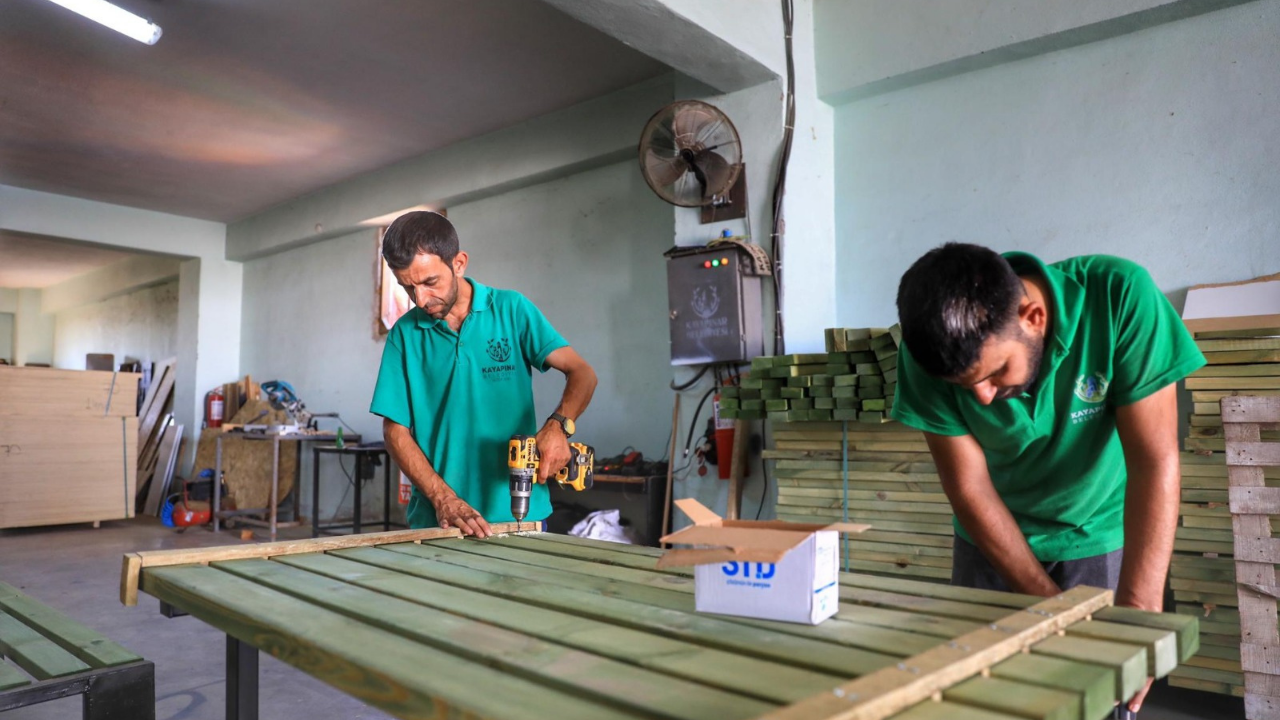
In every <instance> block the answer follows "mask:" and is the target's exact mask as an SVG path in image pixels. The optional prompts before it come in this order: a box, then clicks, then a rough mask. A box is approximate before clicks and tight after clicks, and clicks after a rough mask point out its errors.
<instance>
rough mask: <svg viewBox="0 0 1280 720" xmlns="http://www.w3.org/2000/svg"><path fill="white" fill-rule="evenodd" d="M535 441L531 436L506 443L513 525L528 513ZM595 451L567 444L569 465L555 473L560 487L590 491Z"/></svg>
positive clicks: (536, 460) (534, 471)
mask: <svg viewBox="0 0 1280 720" xmlns="http://www.w3.org/2000/svg"><path fill="white" fill-rule="evenodd" d="M541 462H542V457H541V455H540V454H539V453H538V441H537V440H536V439H535V438H534V436H532V435H512V436H511V442H509V443H508V444H507V469H508V474H509V475H510V477H511V516H512V517H514V518H515V519H516V523H517V524H518V523H520V522H523V521H524V519H525V517H526V516H528V514H529V495H530V494H531V493H532V492H533V483H534V482H536V481H537V479H538V465H539V463H541ZM595 464H596V451H595V449H594V448H592V447H591V446H590V445H584V444H582V443H576V442H571V443H569V463H568V464H567V465H565V466H564V467H562V468H560V472H558V473H556V474H555V479H556V482H558V483H560V487H569V488H573V489H574V490H589V489H590V488H591V485H592V483H593V482H594V481H595Z"/></svg>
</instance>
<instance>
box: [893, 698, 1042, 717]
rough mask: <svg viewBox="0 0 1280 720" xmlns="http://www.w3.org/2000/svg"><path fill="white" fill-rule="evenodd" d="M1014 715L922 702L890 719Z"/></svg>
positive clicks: (965, 706)
mask: <svg viewBox="0 0 1280 720" xmlns="http://www.w3.org/2000/svg"><path fill="white" fill-rule="evenodd" d="M1016 717H1017V716H1016V715H1006V714H1005V713H1000V712H995V711H993V710H983V709H982V708H976V707H970V706H968V705H961V704H959V703H953V702H946V701H943V702H922V703H920V704H919V705H916V706H915V707H913V708H911V709H909V710H904V711H902V712H900V713H898V714H897V715H894V716H892V718H891V719H890V720H1015V718H1016Z"/></svg>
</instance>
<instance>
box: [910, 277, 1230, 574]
mask: <svg viewBox="0 0 1280 720" xmlns="http://www.w3.org/2000/svg"><path fill="white" fill-rule="evenodd" d="M1004 257H1005V258H1006V259H1008V261H1009V263H1010V264H1011V265H1012V266H1013V269H1014V271H1015V272H1017V273H1018V274H1019V275H1032V274H1034V275H1039V276H1041V277H1042V278H1044V279H1045V280H1046V281H1047V284H1048V287H1049V290H1050V293H1051V296H1052V298H1051V300H1052V307H1051V308H1050V311H1051V313H1052V318H1053V319H1052V327H1051V328H1050V333H1051V335H1050V336H1049V337H1047V338H1046V339H1045V348H1044V358H1043V360H1042V361H1041V366H1040V379H1039V381H1038V382H1037V384H1036V387H1035V388H1034V389H1032V390H1031V391H1030V392H1029V393H1027V394H1024V395H1022V396H1021V397H1018V398H1012V399H1010V400H1007V401H999V400H997V401H995V402H993V403H992V404H991V405H989V406H986V407H983V406H982V405H981V404H980V403H979V402H978V401H977V398H976V397H975V396H974V394H973V392H972V391H971V390H968V389H965V388H962V387H960V386H958V385H954V384H952V383H948V382H946V381H944V380H941V379H938V378H935V377H932V376H930V375H928V374H927V373H925V372H924V371H923V370H922V369H920V367H919V366H918V365H916V364H915V362H914V361H913V359H912V357H911V354H910V352H909V351H908V350H907V348H905V347H904V348H903V349H902V351H901V352H899V354H898V388H897V395H896V397H895V400H894V410H893V416H894V417H895V418H896V419H897V420H899V421H901V422H903V423H905V424H906V425H909V426H911V427H913V428H916V429H919V430H923V431H925V432H929V433H934V434H937V435H951V436H959V435H973V437H974V438H976V439H977V441H978V443H979V444H980V445H981V446H982V450H983V452H984V453H985V455H986V458H987V466H988V468H989V469H990V472H991V480H992V482H993V483H994V484H995V488H996V490H997V492H999V493H1000V498H1001V499H1002V500H1004V503H1005V505H1007V506H1008V508H1009V511H1010V512H1011V513H1013V517H1014V519H1015V520H1017V522H1018V527H1020V528H1021V529H1022V533H1023V534H1024V535H1025V536H1026V538H1027V543H1028V544H1029V545H1030V546H1031V550H1032V552H1034V553H1035V555H1036V557H1037V558H1039V559H1040V560H1042V561H1046V562H1048V561H1055V560H1076V559H1079V558H1084V557H1091V556H1094V555H1100V554H1104V553H1108V552H1112V551H1114V550H1118V549H1120V548H1121V547H1123V546H1124V492H1125V483H1126V479H1127V475H1126V472H1125V464H1124V450H1123V448H1122V447H1121V445H1120V438H1119V435H1118V434H1117V432H1116V408H1117V407H1119V406H1121V405H1129V404H1132V403H1135V402H1137V401H1139V400H1141V399H1143V398H1145V397H1147V396H1148V395H1151V394H1152V393H1154V392H1156V391H1157V390H1160V389H1161V388H1164V387H1166V386H1168V385H1170V384H1172V383H1175V382H1177V381H1178V380H1181V379H1182V378H1184V377H1186V376H1187V375H1189V374H1191V373H1192V372H1193V371H1195V370H1197V369H1199V368H1200V367H1202V366H1204V364H1205V360H1204V356H1203V355H1202V354H1201V353H1200V351H1199V350H1198V349H1197V348H1196V345H1195V342H1194V341H1193V340H1192V338H1191V335H1190V333H1188V332H1187V330H1186V327H1185V326H1184V325H1183V324H1182V320H1181V319H1180V318H1179V317H1178V313H1177V312H1176V311H1175V310H1174V309H1173V306H1172V305H1170V304H1169V301H1168V300H1166V299H1165V296H1164V294H1163V293H1161V292H1160V290H1159V288H1157V287H1156V284H1155V282H1154V281H1153V280H1152V279H1151V276H1150V275H1149V274H1148V273H1147V271H1146V270H1144V269H1143V268H1142V267H1140V266H1139V265H1137V264H1135V263H1133V262H1130V261H1128V260H1123V259H1120V258H1116V257H1110V256H1106V255H1086V256H1083V257H1076V258H1071V259H1069V260H1063V261H1062V262H1058V263H1053V264H1052V265H1045V264H1044V263H1042V262H1041V261H1040V260H1039V259H1037V258H1035V257H1033V256H1031V255H1028V254H1026V253H1017V252H1011V253H1006V254H1005V255H1004ZM955 527H956V532H958V533H959V534H960V536H961V537H964V538H965V539H966V540H971V539H970V538H969V536H968V535H967V534H966V533H965V532H964V529H963V528H961V527H960V524H959V522H958V521H957V522H956V524H955Z"/></svg>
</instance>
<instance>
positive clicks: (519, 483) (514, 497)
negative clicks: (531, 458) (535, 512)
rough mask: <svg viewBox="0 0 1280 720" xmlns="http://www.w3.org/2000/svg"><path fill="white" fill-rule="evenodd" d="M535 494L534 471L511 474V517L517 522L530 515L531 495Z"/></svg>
mask: <svg viewBox="0 0 1280 720" xmlns="http://www.w3.org/2000/svg"><path fill="white" fill-rule="evenodd" d="M532 494H533V473H529V474H527V475H522V474H516V473H513V474H512V475H511V517H513V518H515V519H516V522H520V521H522V520H524V519H525V518H526V517H528V515H529V496H530V495H532Z"/></svg>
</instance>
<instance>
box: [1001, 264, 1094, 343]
mask: <svg viewBox="0 0 1280 720" xmlns="http://www.w3.org/2000/svg"><path fill="white" fill-rule="evenodd" d="M1004 259H1005V260H1008V261H1009V265H1010V266H1011V267H1012V268H1013V271H1014V272H1016V273H1018V274H1019V275H1026V274H1029V273H1036V274H1038V275H1040V277H1042V278H1044V279H1045V282H1046V284H1048V286H1049V292H1050V294H1051V295H1052V301H1053V307H1052V308H1050V311H1051V312H1052V317H1053V338H1052V343H1053V344H1052V350H1053V351H1052V352H1049V353H1046V354H1048V355H1049V358H1046V359H1050V358H1051V359H1050V367H1051V368H1056V367H1057V366H1058V363H1059V361H1061V360H1062V358H1063V357H1064V356H1065V355H1066V354H1067V351H1068V350H1070V349H1071V342H1072V341H1073V340H1074V339H1075V336H1076V329H1077V328H1078V327H1079V326H1080V316H1081V314H1082V313H1083V311H1084V287H1083V286H1082V285H1081V284H1080V283H1079V282H1078V281H1076V280H1075V278H1072V277H1070V276H1069V275H1067V274H1066V273H1064V272H1062V271H1061V270H1059V269H1058V268H1056V267H1054V266H1052V265H1046V264H1044V262H1043V261H1041V260H1040V258H1038V257H1036V256H1035V255H1032V254H1031V253H1024V252H1007V253H1004ZM1045 349H1046V350H1049V349H1050V348H1048V347H1047V348H1045Z"/></svg>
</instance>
